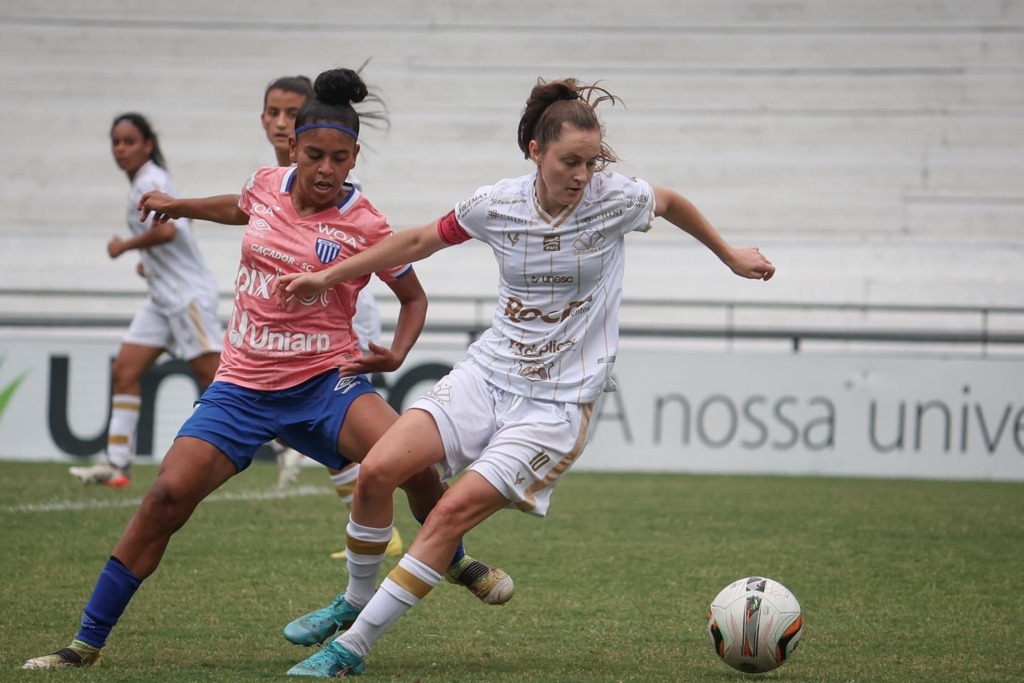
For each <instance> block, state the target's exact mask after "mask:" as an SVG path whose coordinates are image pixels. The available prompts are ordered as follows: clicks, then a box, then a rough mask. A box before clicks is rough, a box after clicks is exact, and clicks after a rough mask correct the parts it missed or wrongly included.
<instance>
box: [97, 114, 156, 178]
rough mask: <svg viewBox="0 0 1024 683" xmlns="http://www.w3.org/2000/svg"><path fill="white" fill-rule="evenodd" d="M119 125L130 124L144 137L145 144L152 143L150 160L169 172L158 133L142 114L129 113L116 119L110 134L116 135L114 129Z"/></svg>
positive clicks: (111, 126)
mask: <svg viewBox="0 0 1024 683" xmlns="http://www.w3.org/2000/svg"><path fill="white" fill-rule="evenodd" d="M119 123H130V124H131V125H133V126H135V129H136V130H138V131H139V134H140V135H142V140H143V142H152V143H153V151H152V152H150V153H149V160H150V161H152V162H153V163H154V164H156V165H157V166H159V167H160V168H162V169H164V170H167V164H166V162H164V155H163V152H161V151H160V141H159V140H158V139H157V137H156V133H155V132H154V131H153V126H151V125H149V121H148V120H147V119H146V117H145V116H143V115H142V114H136V113H135V112H127V113H125V114H121V115H120V116H117V117H115V118H114V123H112V124H111V125H110V134H111V135H113V134H114V129H115V128H117V124H119Z"/></svg>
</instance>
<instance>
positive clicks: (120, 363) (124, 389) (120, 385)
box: [110, 356, 142, 394]
mask: <svg viewBox="0 0 1024 683" xmlns="http://www.w3.org/2000/svg"><path fill="white" fill-rule="evenodd" d="M110 374H111V381H112V384H113V385H114V386H113V389H114V393H115V394H132V393H138V386H139V381H140V380H141V379H142V370H140V369H139V368H137V367H135V365H134V364H133V363H131V362H129V361H125V360H123V359H122V358H121V357H120V356H118V357H117V358H115V359H114V364H113V365H112V366H111V367H110Z"/></svg>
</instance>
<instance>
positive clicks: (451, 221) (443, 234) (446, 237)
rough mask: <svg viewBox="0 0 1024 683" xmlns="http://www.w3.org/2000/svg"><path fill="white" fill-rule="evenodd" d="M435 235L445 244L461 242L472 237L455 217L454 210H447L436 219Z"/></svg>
mask: <svg viewBox="0 0 1024 683" xmlns="http://www.w3.org/2000/svg"><path fill="white" fill-rule="evenodd" d="M437 236H438V237H440V238H441V241H442V242H444V243H445V244H452V245H455V244H462V243H463V242H468V241H469V240H471V239H472V237H470V235H469V233H468V232H466V231H465V230H463V229H462V226H461V225H459V221H458V219H457V218H455V211H454V210H452V211H449V212H448V213H446V214H445V215H444V216H443V217H441V219H440V220H438V221H437Z"/></svg>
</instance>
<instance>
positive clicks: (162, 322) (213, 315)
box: [70, 113, 224, 487]
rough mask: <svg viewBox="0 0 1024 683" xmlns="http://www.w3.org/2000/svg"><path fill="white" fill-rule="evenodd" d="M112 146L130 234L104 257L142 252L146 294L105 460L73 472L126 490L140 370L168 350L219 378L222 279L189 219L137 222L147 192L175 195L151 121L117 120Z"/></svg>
mask: <svg viewBox="0 0 1024 683" xmlns="http://www.w3.org/2000/svg"><path fill="white" fill-rule="evenodd" d="M110 142H111V147H112V149H113V153H114V160H115V161H116V162H117V165H118V166H119V167H121V170H123V171H124V172H125V174H126V175H127V176H128V180H129V181H130V182H131V190H130V191H129V192H128V211H127V220H128V230H129V231H130V232H131V234H132V237H131V238H129V239H127V240H122V239H121V238H120V237H116V236H115V237H114V238H112V239H111V240H110V242H109V243H108V244H107V253H109V254H110V258H117V257H118V256H120V255H121V254H123V253H125V252H126V251H130V250H138V252H139V258H140V261H141V263H140V271H139V272H140V274H142V276H143V277H145V278H146V285H147V287H148V288H149V296H148V297H147V299H146V302H145V303H144V304H143V305H142V308H141V309H140V310H139V312H138V313H136V314H135V317H134V318H132V323H131V325H130V326H129V328H128V332H127V333H126V334H125V336H124V341H123V342H122V344H121V349H120V350H119V351H118V353H117V358H116V359H115V360H114V365H113V367H112V368H111V372H112V374H113V377H112V385H113V407H112V409H111V413H110V427H109V430H108V435H107V452H106V455H105V456H104V457H103V458H102V459H101V460H100V461H99V462H97V463H96V464H95V465H92V466H88V467H72V468H71V470H70V471H71V474H72V475H73V476H74V477H76V478H77V479H79V480H81V481H83V482H85V483H87V484H106V485H107V486H114V487H121V486H127V485H128V484H130V483H131V478H130V467H131V464H132V460H133V459H134V454H133V447H134V442H135V431H136V427H137V426H138V423H139V403H140V398H139V397H140V396H141V394H142V390H141V386H140V380H141V378H142V373H144V372H145V371H146V368H148V367H149V366H150V365H152V364H153V363H155V362H156V359H157V358H158V357H159V356H160V355H161V354H162V353H164V352H165V351H170V352H171V353H173V354H174V355H176V356H178V357H179V358H182V359H183V360H185V361H187V362H188V364H189V365H190V366H191V367H192V372H193V373H195V376H196V379H197V380H198V381H199V383H200V384H201V385H202V387H203V388H204V389H205V388H206V387H207V386H209V384H210V382H212V381H213V376H214V375H215V374H216V373H217V364H218V363H219V361H220V351H221V338H222V337H223V336H224V330H223V329H222V328H221V326H220V322H219V321H218V320H217V281H216V280H215V279H214V277H213V273H212V272H210V269H209V267H208V266H207V265H206V262H205V261H204V260H203V256H202V254H200V253H199V247H198V246H197V245H196V241H195V238H194V237H193V236H192V228H191V224H190V222H189V220H188V219H187V218H179V219H177V220H175V221H174V222H166V223H154V222H153V221H152V220H146V221H143V220H141V219H140V218H139V211H138V209H137V208H136V206H137V205H138V203H139V199H140V198H141V197H142V195H144V194H145V193H147V192H150V191H153V190H159V191H161V192H165V193H167V194H168V195H171V196H173V197H176V196H177V194H178V192H177V190H176V189H175V188H174V185H173V184H172V183H171V178H170V176H169V175H167V171H166V170H165V164H164V160H163V155H162V154H161V153H160V144H159V141H158V140H157V137H156V134H155V133H154V132H153V128H152V126H151V125H150V124H149V121H147V120H146V118H145V117H144V116H142V115H141V114H135V113H128V114H122V115H121V116H118V117H117V118H115V119H114V124H113V126H111V129H110Z"/></svg>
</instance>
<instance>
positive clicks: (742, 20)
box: [0, 0, 1024, 324]
mask: <svg viewBox="0 0 1024 683" xmlns="http://www.w3.org/2000/svg"><path fill="white" fill-rule="evenodd" d="M367 58H371V62H370V64H369V66H368V67H367V68H366V71H365V76H366V78H367V80H368V81H370V82H371V83H372V84H374V85H376V86H378V87H379V88H380V90H381V92H382V94H383V95H384V97H385V99H386V101H387V102H388V105H389V107H390V109H391V119H392V127H391V129H390V131H388V132H387V133H383V132H375V131H368V132H367V133H366V134H365V136H364V140H365V148H364V152H363V157H362V160H361V163H360V165H359V168H358V173H359V175H360V176H361V178H362V179H363V181H364V184H365V187H366V191H367V193H368V194H369V196H370V197H371V198H372V199H373V201H374V202H375V203H376V204H377V205H378V206H380V207H381V208H382V209H383V210H384V211H385V212H386V213H387V214H388V215H389V217H390V218H391V220H392V223H393V224H394V225H395V227H396V228H403V227H409V226H412V225H418V224H421V223H423V222H426V221H427V220H430V219H432V218H434V217H436V216H438V215H440V214H441V213H443V212H444V211H445V210H447V208H449V207H450V206H451V205H452V204H453V203H454V202H455V201H458V200H459V199H461V198H463V197H465V196H468V195H469V194H470V193H471V192H472V191H473V190H474V189H475V188H476V187H477V186H478V185H481V184H485V183H488V182H491V181H493V180H495V179H497V178H500V177H503V176H509V175H517V174H519V173H522V172H525V171H526V170H528V169H529V166H528V165H527V164H526V162H525V161H523V160H522V159H521V157H520V156H519V152H518V149H517V148H516V143H515V132H516V123H517V120H518V116H519V112H520V110H521V108H522V104H523V102H524V101H525V98H526V95H527V94H528V92H529V89H530V87H531V86H532V84H533V83H534V82H535V80H536V78H537V77H538V76H543V77H545V78H555V77H560V76H566V75H574V76H577V77H579V78H581V79H583V80H597V79H601V80H602V83H603V84H604V85H605V86H606V87H607V88H608V89H609V90H611V91H612V92H614V93H615V94H617V95H619V96H621V97H622V98H623V100H624V101H625V103H626V105H627V108H626V109H621V108H614V109H607V110H605V111H604V115H605V120H606V123H607V130H608V140H609V142H610V143H611V144H612V146H613V147H614V148H615V149H616V151H617V152H618V153H619V154H620V156H622V157H623V159H624V162H623V163H622V164H621V170H622V171H624V172H626V173H629V174H636V175H641V176H643V177H645V178H647V179H649V180H650V181H651V182H654V183H656V184H663V185H667V186H670V187H674V188H677V189H679V190H680V191H682V192H683V193H684V194H686V195H687V196H689V197H690V198H691V199H693V200H694V202H695V203H696V204H697V205H698V206H699V207H701V208H702V209H703V210H704V212H705V213H706V214H707V215H708V216H709V218H711V220H712V221H713V223H715V224H716V225H717V226H718V227H719V229H720V230H721V231H722V232H723V233H724V234H725V235H726V236H727V237H728V238H729V239H730V240H731V241H733V242H735V243H738V244H739V243H756V244H759V245H760V246H762V248H763V250H764V251H765V252H766V253H768V254H769V256H770V257H771V258H773V260H774V261H775V262H776V264H777V265H778V266H779V268H780V271H779V276H778V278H777V279H776V280H775V281H773V282H772V283H770V284H763V283H749V282H741V281H739V280H737V279H735V278H731V277H730V276H729V275H728V274H727V272H726V271H725V270H724V269H722V267H721V266H720V265H718V264H717V263H716V262H714V260H713V258H712V257H710V256H709V255H707V254H705V253H702V252H701V251H700V249H699V248H698V247H697V246H695V245H694V244H693V243H692V241H688V240H687V239H684V238H682V237H681V236H678V235H675V234H672V231H671V228H670V227H669V226H668V225H667V224H664V223H662V224H660V225H659V226H658V228H657V229H656V231H655V232H654V233H653V234H652V235H650V236H645V237H637V238H636V239H635V240H632V241H631V245H630V247H631V248H630V262H629V266H628V267H627V296H632V297H659V298H662V297H663V298H705V299H707V298H714V299H743V300H751V299H753V300H757V299H765V300H769V299H770V300H781V301H827V302H841V303H919V304H950V303H954V304H969V305H1011V306H1020V305H1024V0H892V1H886V0H866V1H864V2H854V3H851V2H844V1H842V0H788V1H783V0H685V1H678V2H677V1H673V0H657V1H652V2H636V3H631V4H628V5H624V4H623V3H613V2H590V3H549V2H540V1H539V0H524V1H521V2H514V3H512V2H475V3H474V2H441V1H438V2H417V1H415V0H398V1H396V2H381V3H366V4H365V5H363V4H353V3H330V2H316V1H314V0H306V1H298V2H292V3H289V4H288V5H287V6H286V7H282V6H281V5H280V3H271V2H267V1H266V0H251V1H249V2H236V1H232V2H216V3H209V2H200V1H199V0H180V1H179V2H152V3H134V2H128V1H126V0H101V1H88V2H86V1H81V2H76V1H75V0H4V2H3V3H0V117H2V121H3V125H2V126H0V148H2V149H3V150H4V153H3V155H2V157H0V244H2V246H3V248H2V249H0V254H2V256H0V259H2V260H0V263H2V266H3V267H2V269H0V288H11V287H28V288H57V289H63V288H75V289H139V288H140V284H141V283H140V282H139V281H138V280H137V278H136V277H135V276H134V273H133V266H134V262H133V261H132V260H131V259H130V258H122V259H121V260H120V261H118V262H116V263H113V264H112V263H111V262H110V261H109V259H108V258H107V257H106V253H105V243H106V240H107V238H108V237H109V235H110V234H111V233H113V232H115V231H123V229H124V228H123V218H122V212H123V207H124V197H125V195H126V190H127V184H126V181H125V178H124V177H123V175H122V174H121V173H120V172H119V171H118V170H117V168H116V167H115V166H114V164H113V162H112V160H111V159H110V154H109V149H108V139H107V133H108V131H109V125H110V122H111V120H112V118H113V116H114V115H115V114H117V113H120V112H122V111H125V110H138V111H141V112H143V113H145V114H146V115H147V116H149V117H151V119H152V120H153V121H154V123H155V125H156V127H157V130H158V132H159V133H160V136H161V144H162V146H163V148H164V152H165V155H166V157H167V160H168V164H169V167H170V170H171V173H172V175H173V177H174V179H175V181H176V183H177V184H178V186H179V188H180V189H181V190H182V192H183V193H184V194H187V195H191V196H196V195H207V194H219V193H223V192H233V191H236V190H237V188H238V187H239V186H240V185H241V183H242V182H244V180H245V179H246V178H247V177H248V175H249V174H250V173H251V172H252V170H253V169H254V168H256V167H257V166H259V165H262V164H265V163H268V162H270V161H271V160H272V155H271V153H270V149H269V146H268V145H267V143H266V141H265V140H264V139H263V134H262V131H261V129H260V128H259V125H258V122H257V115H258V113H259V110H260V106H261V100H262V93H263V87H264V86H265V85H266V83H267V82H269V81H270V80H271V79H273V78H274V77H277V76H280V75H287V74H295V73H305V74H308V75H311V76H315V75H316V73H318V72H319V71H321V70H323V69H325V68H329V67H332V66H337V65H349V66H358V65H359V64H361V63H362V62H363V61H364V60H366V59H367ZM602 109H603V107H602ZM197 233H198V234H199V238H200V243H201V246H202V247H203V250H204V252H205V254H206V257H207V259H208V261H210V263H211V265H212V266H213V267H214V270H215V272H216V274H217V277H218V280H219V282H220V285H221V288H222V289H225V290H226V289H229V288H230V286H231V282H232V279H233V274H234V267H235V265H236V263H237V245H238V235H237V232H234V231H233V230H232V229H230V228H219V227H215V226H210V225H205V224H203V225H200V226H198V227H197ZM419 271H420V274H421V278H422V279H423V280H424V283H425V286H426V287H427V288H428V291H430V292H437V293H444V294H471V295H487V294H490V293H491V292H492V291H493V289H494V286H493V273H494V268H493V265H492V263H491V258H490V255H489V254H488V253H487V252H486V251H485V250H484V249H482V248H479V247H463V248H460V249H458V250H449V251H447V252H442V253H441V254H439V255H438V256H437V257H435V258H434V259H432V260H431V261H430V262H427V263H424V264H422V265H421V266H420V267H419ZM375 291H381V292H383V291H385V290H384V289H383V287H380V286H379V285H375ZM4 305H5V306H12V307H15V306H35V305H38V303H37V302H10V303H7V302H5V304H4ZM53 305H54V306H55V307H57V308H59V307H60V305H61V304H59V303H54V304H53ZM84 305H85V306H86V307H87V308H88V307H90V306H91V307H93V308H95V309H97V310H98V309H99V308H101V307H103V306H109V305H111V304H110V303H109V302H106V303H103V302H86V303H85V304H84ZM64 306H65V307H68V306H73V307H74V310H82V307H83V302H80V301H77V302H74V303H73V304H72V303H65V304H64ZM57 308H55V311H54V312H59V311H58V310H57ZM772 315H773V316H778V315H782V314H780V313H778V312H776V313H773V314H772ZM1007 324H1016V323H1007Z"/></svg>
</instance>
